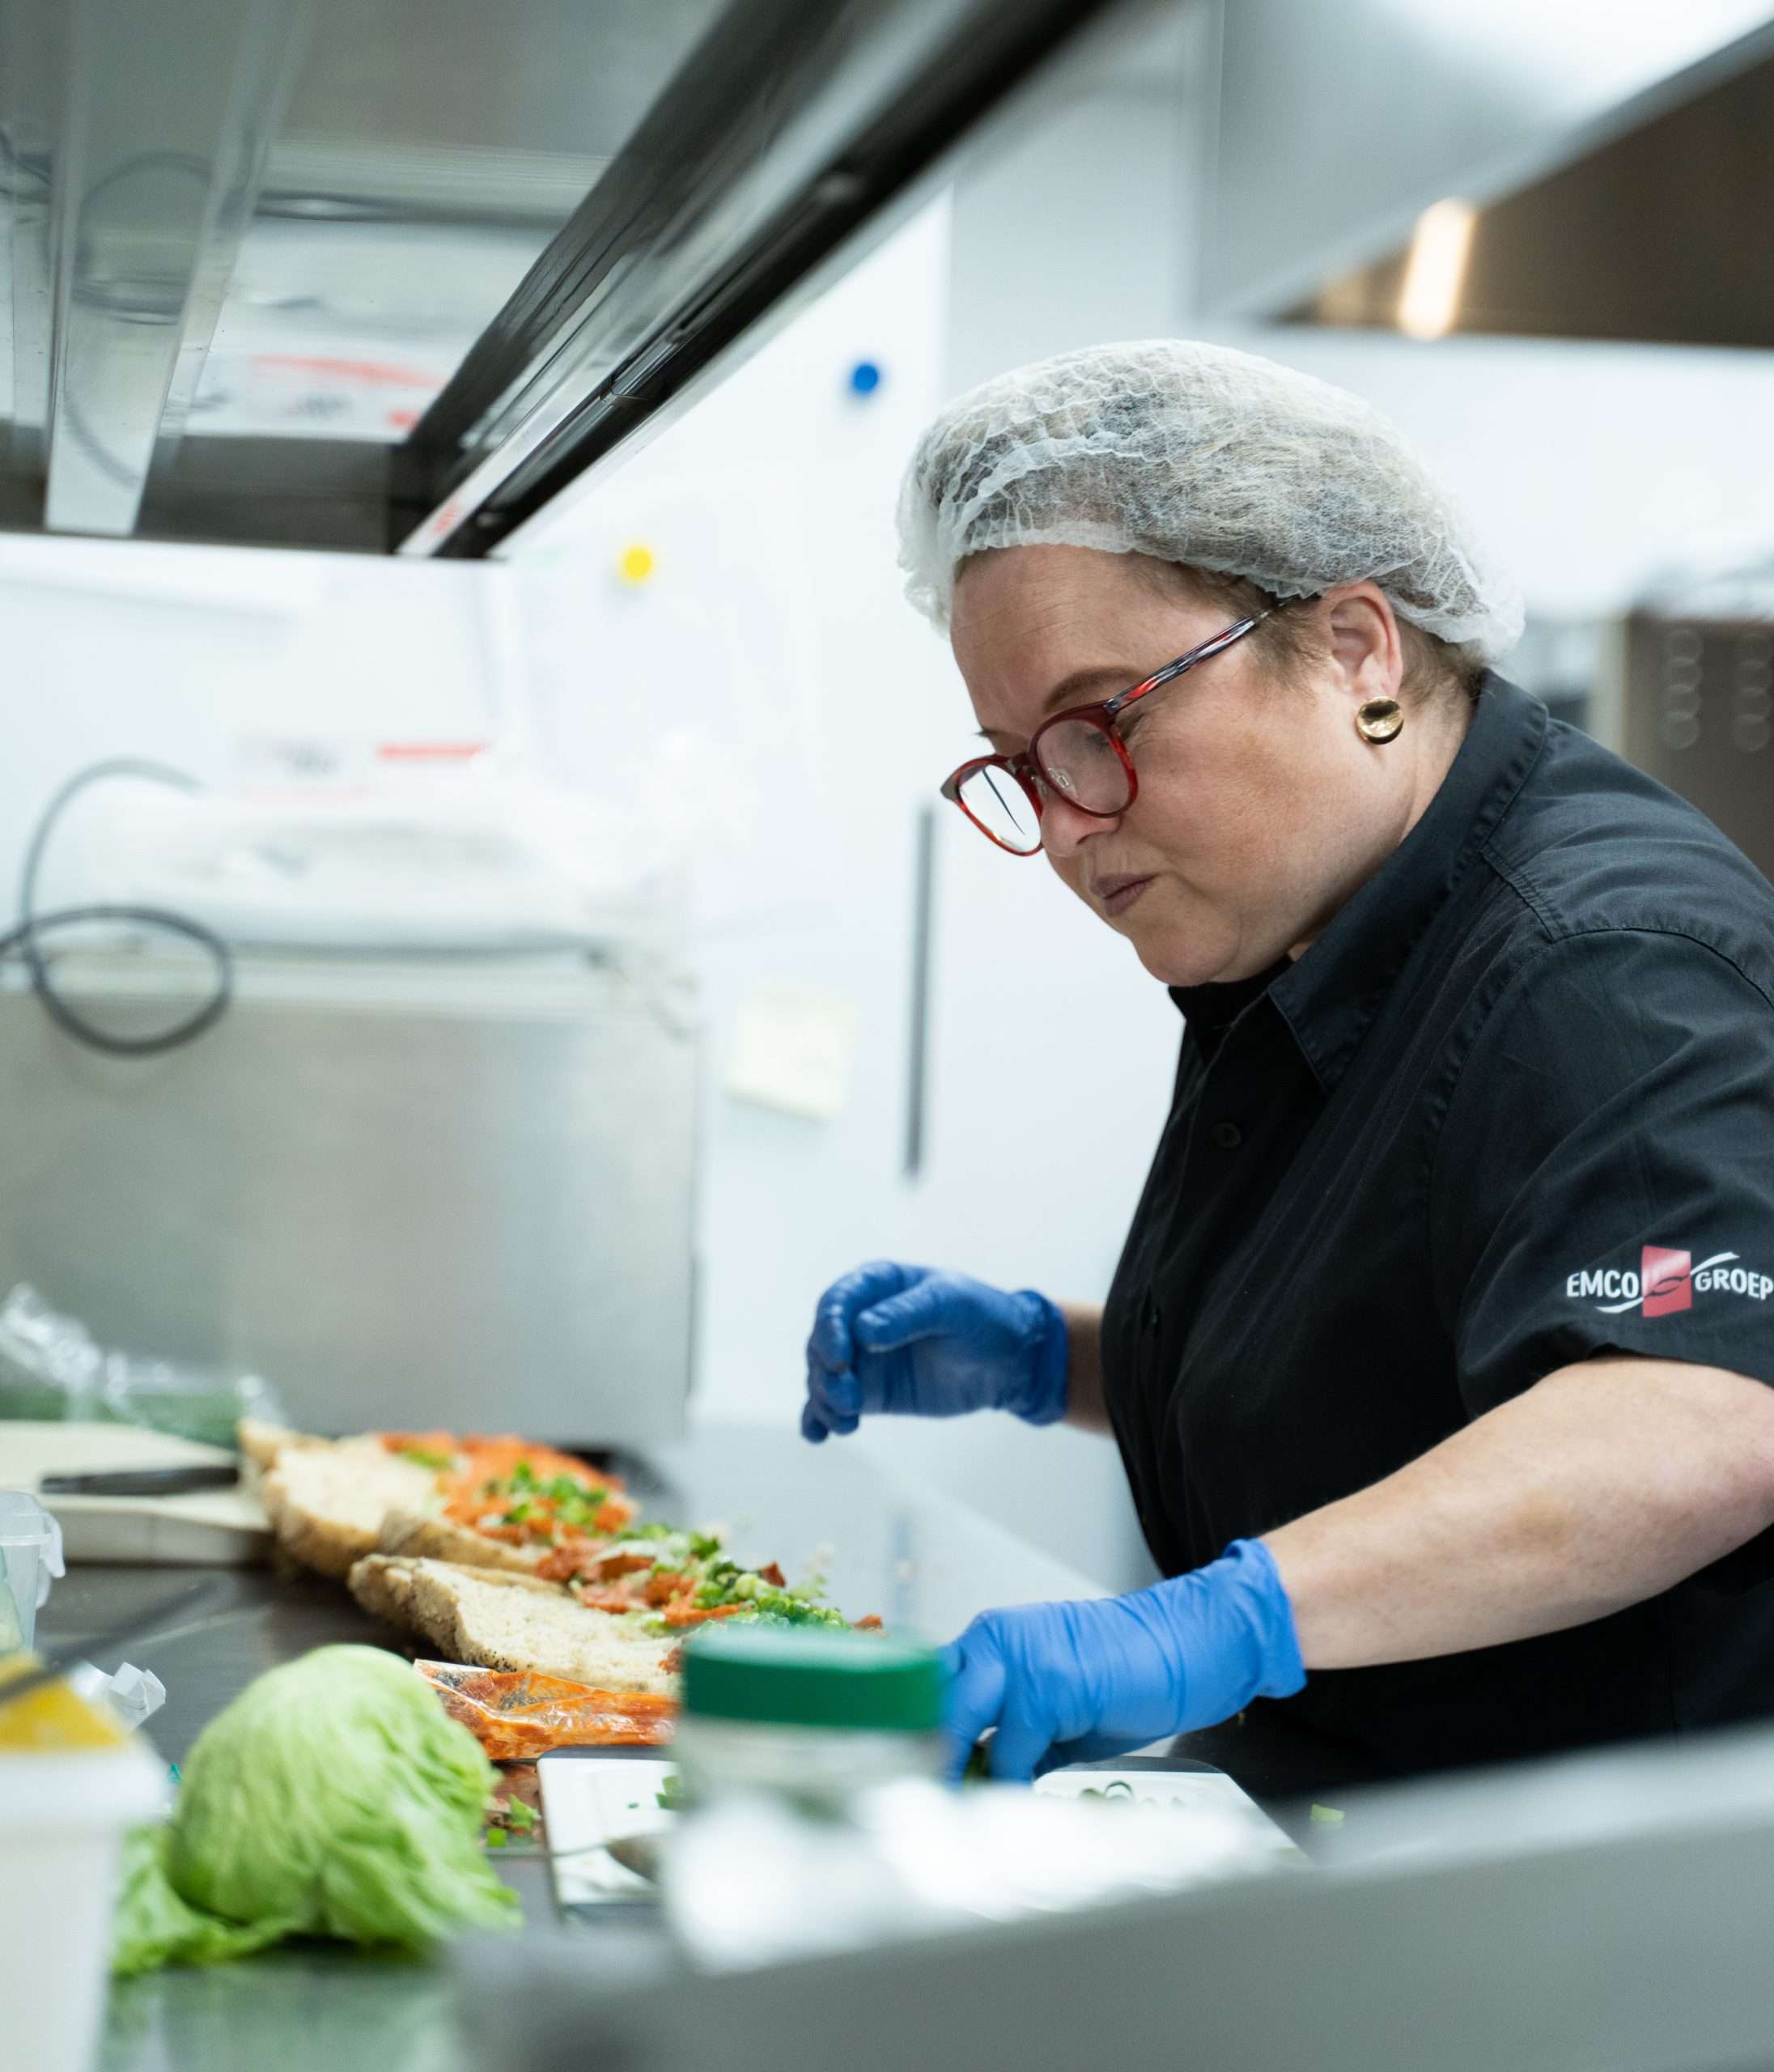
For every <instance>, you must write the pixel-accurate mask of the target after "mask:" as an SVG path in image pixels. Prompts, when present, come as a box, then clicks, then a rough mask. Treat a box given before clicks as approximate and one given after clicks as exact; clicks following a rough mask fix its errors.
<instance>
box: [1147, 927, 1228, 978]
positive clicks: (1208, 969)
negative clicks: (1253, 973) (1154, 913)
mask: <svg viewBox="0 0 1774 2072" xmlns="http://www.w3.org/2000/svg"><path fill="white" fill-rule="evenodd" d="M1128 935H1129V936H1130V939H1131V941H1132V943H1133V948H1134V954H1135V956H1136V957H1138V958H1139V959H1140V962H1141V963H1142V964H1143V965H1144V966H1145V967H1146V969H1147V970H1148V971H1149V972H1150V973H1151V974H1152V977H1153V978H1154V979H1157V980H1158V982H1159V983H1161V985H1165V986H1212V985H1214V984H1216V983H1220V981H1222V980H1224V979H1229V978H1233V977H1234V976H1236V975H1237V974H1235V973H1234V972H1233V970H1231V968H1230V967H1231V966H1232V965H1233V963H1234V962H1236V961H1237V943H1236V942H1235V941H1233V940H1216V939H1215V938H1214V937H1213V936H1211V935H1209V934H1208V933H1207V932H1203V933H1202V934H1200V935H1197V936H1191V937H1190V938H1189V939H1186V940H1179V939H1178V936H1177V935H1176V934H1175V933H1173V932H1168V931H1167V932H1159V931H1157V930H1154V931H1153V932H1152V933H1151V934H1150V935H1149V936H1148V935H1146V934H1144V932H1137V933H1136V932H1134V931H1133V930H1131V929H1130V930H1129V931H1128Z"/></svg>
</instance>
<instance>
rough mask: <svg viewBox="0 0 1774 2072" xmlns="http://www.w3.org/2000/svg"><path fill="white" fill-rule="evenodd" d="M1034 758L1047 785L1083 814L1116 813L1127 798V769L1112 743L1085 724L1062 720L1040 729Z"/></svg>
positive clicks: (1104, 735) (1103, 734) (1105, 735)
mask: <svg viewBox="0 0 1774 2072" xmlns="http://www.w3.org/2000/svg"><path fill="white" fill-rule="evenodd" d="M1035 758H1036V761H1037V762H1038V764H1039V766H1040V769H1041V774H1042V777H1043V778H1044V779H1045V780H1046V783H1048V785H1049V786H1050V788H1052V789H1053V790H1054V791H1055V792H1058V793H1059V796H1061V797H1062V798H1064V799H1068V800H1071V802H1072V805H1075V806H1081V807H1083V809H1084V811H1085V812H1086V813H1119V812H1121V810H1122V809H1123V808H1124V807H1125V806H1126V805H1127V803H1128V800H1129V799H1130V797H1131V794H1132V787H1131V785H1130V784H1129V783H1128V781H1127V765H1126V764H1125V763H1124V762H1123V761H1122V759H1121V758H1120V757H1119V756H1118V754H1116V753H1115V745H1114V741H1111V740H1110V737H1109V735H1108V733H1107V732H1106V729H1104V728H1101V727H1097V726H1093V725H1092V724H1090V723H1089V721H1088V720H1061V721H1060V722H1059V724H1057V725H1055V726H1051V727H1047V728H1043V729H1042V733H1041V736H1040V737H1039V739H1038V741H1036V743H1035Z"/></svg>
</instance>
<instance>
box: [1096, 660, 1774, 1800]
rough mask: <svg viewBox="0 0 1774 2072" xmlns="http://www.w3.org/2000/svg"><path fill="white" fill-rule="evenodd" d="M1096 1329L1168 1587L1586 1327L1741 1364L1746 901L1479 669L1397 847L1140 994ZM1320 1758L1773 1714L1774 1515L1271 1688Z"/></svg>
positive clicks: (1765, 924)
mask: <svg viewBox="0 0 1774 2072" xmlns="http://www.w3.org/2000/svg"><path fill="white" fill-rule="evenodd" d="M1173 999H1174V1000H1175V1001H1176V1003H1177V1005H1178V1008H1181V1010H1182V1014H1183V1016H1184V1018H1185V1029H1184V1034H1183V1039H1182V1059H1181V1063H1180V1064H1179V1066H1178V1073H1177V1083H1176V1095H1175V1100H1174V1102H1173V1106H1172V1109H1171V1112H1170V1116H1169V1121H1168V1123H1166V1125H1165V1132H1164V1135H1163V1136H1162V1138H1161V1140H1160V1143H1159V1146H1158V1151H1157V1155H1156V1159H1155V1161H1154V1162H1153V1165H1152V1172H1151V1174H1150V1177H1149V1178H1148V1181H1147V1184H1146V1188H1145V1192H1144V1195H1143V1197H1142V1199H1141V1201H1140V1208H1139V1210H1138V1212H1137V1214H1136V1216H1135V1221H1134V1224H1133V1228H1132V1230H1131V1233H1130V1234H1129V1237H1128V1239H1127V1248H1126V1250H1125V1251H1124V1253H1123V1256H1122V1260H1121V1263H1120V1266H1119V1268H1118V1271H1117V1273H1116V1276H1115V1280H1114V1287H1113V1289H1112V1290H1111V1292H1110V1297H1109V1301H1108V1305H1107V1308H1106V1313H1105V1317H1104V1325H1103V1364H1104V1372H1105V1375H1106V1392H1107V1397H1108V1403H1109V1409H1110V1417H1111V1419H1112V1421H1113V1424H1114V1431H1115V1434H1116V1437H1117V1439H1118V1441H1119V1444H1120V1447H1121V1451H1122V1455H1123V1459H1124V1460H1125V1462H1126V1464H1127V1473H1128V1476H1129V1479H1130V1480H1131V1484H1132V1486H1133V1492H1134V1497H1135V1503H1136V1505H1137V1506H1138V1509H1139V1513H1140V1521H1141V1523H1142V1525H1143V1526H1144V1532H1145V1535H1146V1539H1147V1543H1148V1546H1149V1547H1150V1548H1151V1550H1152V1556H1153V1559H1154V1560H1156V1562H1157V1564H1158V1565H1159V1566H1160V1567H1161V1569H1163V1570H1164V1571H1165V1573H1166V1574H1172V1575H1173V1574H1177V1573H1181V1572H1182V1570H1185V1569H1190V1568H1194V1567H1195V1566H1197V1565H1199V1564H1201V1563H1203V1562H1205V1561H1209V1560H1213V1559H1214V1558H1215V1557H1216V1556H1217V1555H1218V1554H1220V1552H1222V1550H1223V1549H1224V1548H1225V1546H1226V1544H1227V1543H1228V1542H1229V1541H1230V1540H1233V1539H1238V1538H1240V1537H1241V1536H1248V1535H1256V1534H1261V1533H1263V1532H1267V1531H1272V1530H1273V1529H1274V1528H1275V1527H1276V1526H1280V1525H1283V1524H1285V1523H1286V1522H1288V1520H1290V1519H1292V1518H1298V1517H1300V1516H1301V1514H1303V1513H1305V1512H1308V1511H1312V1510H1316V1509H1318V1507H1319V1506H1320V1505H1325V1504H1329V1503H1333V1502H1335V1501H1336V1500H1337V1499H1338V1498H1339V1497H1347V1496H1348V1495H1349V1494H1351V1493H1352V1492H1353V1491H1355V1490H1357V1489H1360V1488H1365V1487H1366V1486H1367V1485H1369V1484H1372V1483H1374V1482H1377V1481H1379V1480H1381V1478H1382V1477H1383V1476H1386V1475H1390V1474H1391V1473H1392V1472H1393V1471H1394V1470H1396V1469H1398V1468H1400V1467H1403V1466H1404V1464H1405V1463H1407V1462H1408V1461H1411V1460H1413V1459H1415V1458H1416V1457H1417V1456H1418V1455H1419V1454H1424V1453H1426V1452H1427V1451H1428V1450H1429V1449H1430V1448H1431V1447H1432V1446H1436V1445H1437V1444H1438V1443H1439V1442H1440V1441H1441V1440H1443V1439H1445V1438H1447V1437H1449V1435H1450V1434H1451V1433H1454V1432H1456V1431H1458V1429H1460V1428H1461V1427H1462V1425H1466V1424H1467V1423H1469V1422H1470V1421H1471V1420H1472V1419H1474V1418H1475V1417H1478V1416H1481V1415H1482V1414H1483V1412H1486V1411H1488V1410H1490V1409H1492V1408H1495V1407H1496V1405H1498V1404H1500V1403H1505V1402H1506V1401H1507V1400H1508V1399H1509V1398H1510V1397H1512V1396H1514V1395H1519V1394H1520V1393H1521V1391H1523V1390H1525V1389H1527V1388H1530V1387H1531V1386H1533V1385H1534V1382H1537V1381H1538V1380H1540V1379H1541V1378H1543V1376H1545V1375H1547V1374H1549V1373H1551V1372H1552V1371H1553V1370H1554V1369H1557V1368H1560V1367H1564V1366H1566V1365H1569V1364H1571V1363H1572V1362H1573V1361H1581V1360H1582V1359H1585V1357H1589V1355H1591V1354H1594V1353H1596V1352H1602V1351H1604V1350H1607V1349H1615V1350H1619V1351H1622V1352H1633V1353H1649V1354H1657V1355H1662V1356H1663V1357H1667V1358H1670V1359H1674V1360H1682V1361H1695V1362H1698V1363H1701V1364H1704V1365H1711V1366H1718V1367H1725V1368H1730V1369H1735V1370H1736V1371H1737V1372H1738V1373H1740V1374H1747V1375H1751V1376H1754V1377H1755V1378H1758V1379H1759V1380H1763V1381H1766V1382H1774V887H1771V886H1770V885H1769V884H1768V881H1767V880H1766V879H1765V878H1764V877H1762V875H1761V874H1760V873H1759V872H1758V871H1757V870H1756V869H1755V867H1754V866H1753V865H1752V864H1750V863H1749V862H1748V861H1747V860H1746V858H1745V857H1744V856H1742V854H1741V853H1740V852H1739V851H1737V850H1736V849H1734V847H1732V846H1731V844H1730V843H1729V842H1727V841H1726V840H1725V837H1724V836H1723V835H1722V834H1720V833H1719V831H1718V830H1717V829H1716V828H1715V827H1714V826H1712V823H1711V822H1709V821H1708V820H1706V819H1705V818H1704V817H1703V816H1702V815H1701V814H1700V813H1697V812H1696V811H1695V809H1693V808H1692V807H1691V806H1689V805H1686V804H1685V803H1684V802H1683V801H1682V800H1679V799H1678V798H1676V797H1675V796H1674V795H1673V794H1672V793H1670V792H1667V791H1666V790H1664V789H1663V788H1662V787H1661V786H1659V785H1657V784H1656V783H1653V781H1652V780H1651V779H1649V778H1648V777H1645V776H1644V775H1641V774H1640V772H1639V771H1636V770H1634V769H1633V768H1632V767H1631V766H1629V765H1628V764H1627V763H1625V762H1621V761H1620V760H1619V758H1617V757H1615V756H1613V755H1611V754H1608V753H1607V751H1606V750H1605V749H1602V748H1600V747H1598V745H1596V744H1595V743H1594V742H1593V741H1590V740H1589V739H1588V738H1587V737H1585V736H1584V735H1583V734H1581V733H1579V732H1575V731H1574V730H1572V728H1568V727H1566V726H1564V725H1561V724H1559V723H1558V722H1556V721H1555V720H1551V719H1550V718H1549V717H1548V715H1547V711H1546V710H1545V708H1544V707H1543V706H1542V705H1540V704H1539V703H1538V702H1537V701H1536V700H1535V699H1534V698H1530V697H1528V696H1527V695H1526V694H1525V693H1523V692H1522V691H1521V690H1517V689H1516V688H1515V687H1514V686H1513V685H1511V684H1509V683H1506V682H1505V681H1502V680H1501V679H1500V677H1495V676H1492V677H1487V678H1486V680H1485V682H1484V685H1483V690H1482V692H1481V694H1480V696H1479V701H1478V703H1477V707H1476V709H1475V712H1474V715H1473V718H1472V723H1471V728H1470V729H1469V731H1468V733H1467V735H1466V740H1465V741H1464V743H1463V744H1462V747H1461V749H1460V751H1459V754H1458V756H1457V757H1456V758H1455V760H1454V764H1453V766H1452V768H1451V770H1450V771H1449V775H1448V776H1447V778H1446V779H1445V782H1444V783H1443V784H1442V786H1441V789H1440V791H1439V792H1437V794H1436V796H1435V797H1434V799H1433V800H1432V801H1431V803H1430V805H1429V807H1428V810H1427V811H1426V812H1425V813H1424V816H1423V817H1422V818H1421V820H1420V822H1418V824H1417V826H1415V828H1414V829H1413V830H1411V834H1409V835H1408V836H1407V839H1405V841H1404V842H1403V843H1402V844H1401V845H1400V847H1398V850H1397V851H1395V852H1394V854H1393V855H1392V856H1390V858H1389V859H1388V860H1387V861H1386V864H1384V865H1383V866H1382V867H1381V869H1380V870H1379V871H1378V872H1377V873H1376V875H1375V876H1374V877H1373V878H1371V879H1370V880H1369V881H1368V882H1367V884H1365V885H1364V886H1362V888H1361V889H1360V891H1358V892H1357V893H1356V894H1355V896H1354V897H1353V898H1352V899H1351V900H1350V901H1349V902H1348V903H1347V905H1346V906H1345V907H1343V910H1342V911H1340V912H1339V914H1338V915H1336V917H1335V919H1334V920H1333V921H1332V922H1331V923H1330V926H1329V927H1328V928H1326V930H1325V932H1324V933H1323V934H1322V936H1320V938H1319V939H1318V941H1317V942H1316V943H1315V944H1314V945H1313V947H1312V948H1311V949H1309V950H1308V951H1307V952H1306V953H1305V955H1304V956H1303V957H1301V958H1299V960H1298V961H1297V962H1295V963H1293V964H1292V965H1284V966H1277V967H1276V969H1275V970H1273V971H1271V972H1269V973H1267V974H1263V976H1262V977H1260V978H1258V979H1252V980H1250V981H1247V982H1245V983H1240V984H1234V985H1226V986H1206V987H1195V988H1191V989H1189V990H1187V991H1182V990H1176V991H1173ZM1279 1710H1280V1713H1283V1714H1284V1715H1286V1722H1276V1723H1277V1724H1278V1725H1279V1724H1291V1725H1292V1726H1293V1727H1295V1728H1298V1729H1301V1730H1305V1731H1306V1732H1307V1733H1308V1734H1309V1736H1310V1737H1311V1739H1312V1740H1313V1744H1314V1746H1315V1747H1320V1748H1322V1751H1324V1760H1323V1764H1322V1775H1323V1777H1324V1778H1325V1780H1326V1781H1331V1780H1332V1779H1333V1778H1334V1777H1337V1776H1339V1775H1341V1776H1343V1777H1347V1776H1350V1775H1359V1774H1362V1773H1381V1774H1388V1773H1391V1774H1397V1773H1407V1772H1410V1771H1414V1770H1420V1769H1425V1768H1437V1767H1439V1766H1441V1765H1444V1764H1454V1763H1460V1762H1470V1761H1482V1760H1493V1759H1502V1758H1506V1757H1510V1756H1518V1755H1525V1754H1529V1753H1532V1752H1534V1751H1542V1750H1547V1749H1553V1748H1560V1747H1572V1746H1577V1745H1581V1744H1583V1743H1591V1742H1598V1741H1604V1740H1608V1739H1617V1738H1621V1737H1625V1736H1636V1735H1643V1734H1658V1733H1664V1732H1667V1731H1669V1730H1672V1729H1677V1728H1685V1727H1692V1726H1704V1725H1708V1724H1712V1723H1714V1722H1724V1721H1730V1720H1737V1719H1742V1718H1744V1717H1751V1716H1755V1715H1759V1714H1763V1713H1774V1534H1769V1535H1763V1536H1762V1537H1761V1538H1760V1539H1756V1540H1754V1541H1752V1542H1751V1543H1750V1544H1749V1546H1748V1547H1746V1548H1742V1549H1740V1550H1739V1551H1738V1553H1736V1554H1735V1555H1733V1556H1729V1557H1728V1558H1727V1559H1726V1560H1724V1561H1722V1562H1721V1563H1718V1564H1717V1565H1715V1566H1713V1567H1712V1568H1711V1569H1707V1570H1705V1571H1704V1572H1703V1573H1700V1575H1697V1576H1695V1577H1691V1578H1690V1579H1689V1580H1688V1581H1687V1582H1683V1583H1682V1584H1680V1585H1679V1586H1677V1587H1676V1588H1675V1589H1674V1590H1669V1591H1667V1592H1666V1593H1665V1594H1662V1596H1660V1597H1657V1598H1654V1599H1651V1600H1649V1602H1647V1603H1642V1604H1639V1605H1636V1606H1634V1607H1632V1608H1630V1609H1629V1610H1628V1611H1623V1612H1620V1613H1618V1614H1615V1615H1614V1616H1610V1617H1608V1618H1605V1619H1601V1620H1596V1621H1594V1622H1593V1623H1592V1624H1588V1625H1585V1626H1581V1627H1578V1628H1573V1629H1572V1630H1569V1631H1568V1632H1564V1633H1554V1634H1550V1635H1547V1636H1544V1637H1540V1638H1536V1639H1534V1640H1529V1641H1516V1642H1512V1643H1510V1644H1509V1645H1505V1646H1500V1647H1492V1648H1486V1649H1483V1650H1478V1651H1476V1652H1472V1653H1467V1654H1457V1655H1448V1656H1443V1657H1441V1658H1437V1659H1435V1660H1432V1661H1428V1662H1407V1663H1399V1664H1394V1665H1387V1666H1384V1667H1376V1668H1368V1669H1359V1670H1339V1671H1318V1672H1316V1673H1314V1674H1313V1675H1310V1676H1309V1680H1308V1682H1307V1684H1306V1686H1305V1689H1304V1690H1303V1691H1302V1692H1301V1693H1300V1694H1299V1695H1298V1696H1297V1697H1294V1698H1291V1699H1288V1700H1285V1701H1283V1703H1282V1705H1280V1708H1279Z"/></svg>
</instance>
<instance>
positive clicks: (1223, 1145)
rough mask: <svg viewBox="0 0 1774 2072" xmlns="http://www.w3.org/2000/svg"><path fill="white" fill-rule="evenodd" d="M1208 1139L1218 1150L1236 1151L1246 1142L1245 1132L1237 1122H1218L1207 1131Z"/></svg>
mask: <svg viewBox="0 0 1774 2072" xmlns="http://www.w3.org/2000/svg"><path fill="white" fill-rule="evenodd" d="M1207 1141H1208V1142H1209V1143H1210V1144H1212V1145H1213V1146H1214V1147H1215V1149H1216V1150H1220V1151H1236V1150H1237V1148H1238V1146H1239V1145H1240V1144H1242V1143H1243V1142H1244V1132H1243V1131H1242V1130H1241V1129H1240V1128H1239V1127H1238V1125H1237V1123H1215V1124H1214V1126H1213V1127H1212V1129H1211V1130H1209V1131H1208V1132H1207Z"/></svg>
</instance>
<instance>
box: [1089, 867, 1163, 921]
mask: <svg viewBox="0 0 1774 2072" xmlns="http://www.w3.org/2000/svg"><path fill="white" fill-rule="evenodd" d="M1151 882H1152V879H1151V877H1149V876H1148V877H1106V878H1105V879H1104V880H1103V881H1102V882H1101V884H1100V885H1098V886H1097V898H1098V899H1099V900H1101V902H1102V911H1104V913H1105V914H1106V915H1108V916H1109V917H1110V919H1111V920H1112V919H1114V916H1115V915H1117V914H1125V913H1126V912H1127V909H1128V908H1129V907H1131V906H1132V904H1133V902H1135V900H1136V899H1137V898H1139V897H1140V894H1141V893H1143V892H1144V890H1145V889H1146V887H1147V886H1148V885H1150V884H1151Z"/></svg>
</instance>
